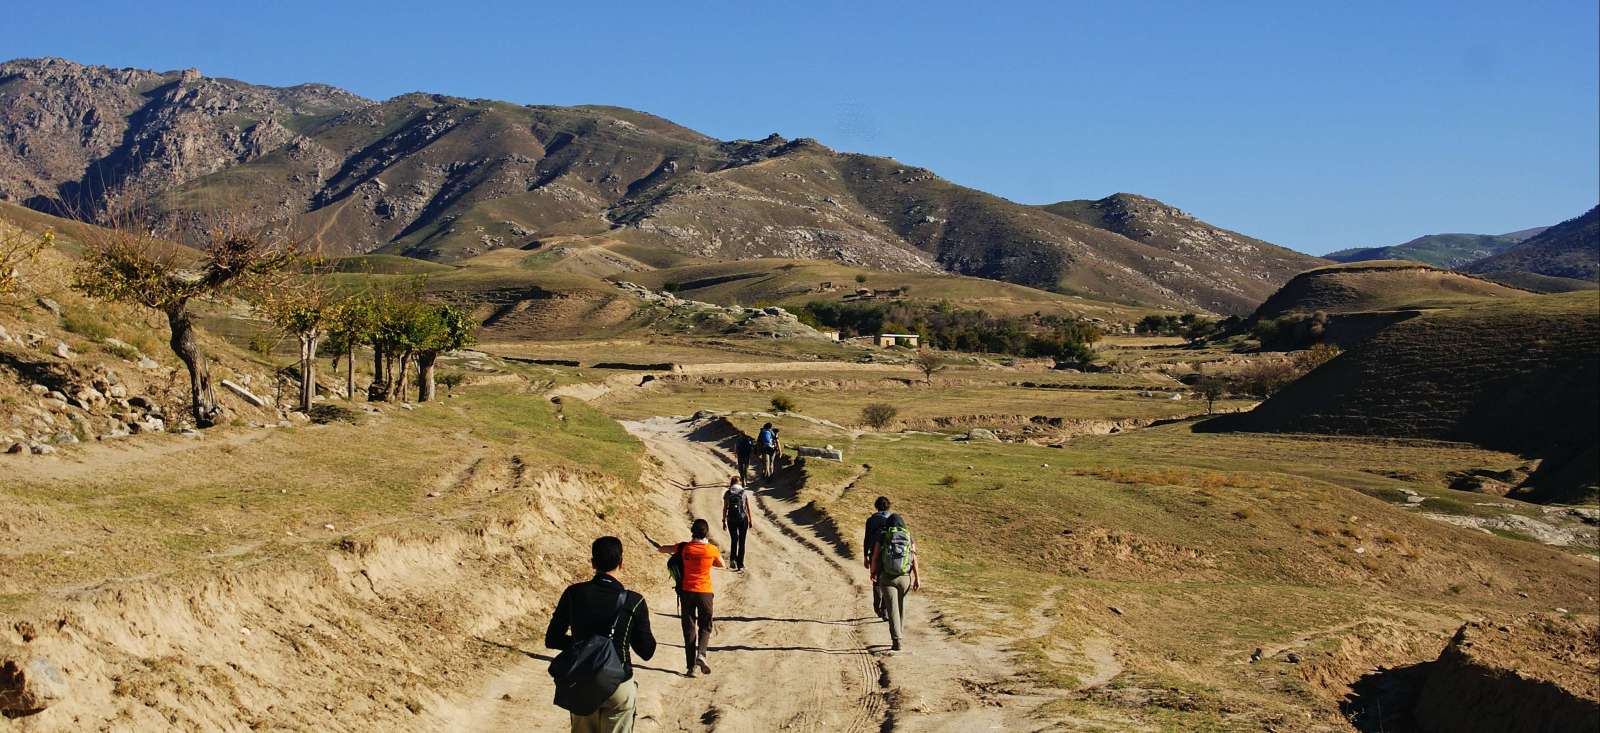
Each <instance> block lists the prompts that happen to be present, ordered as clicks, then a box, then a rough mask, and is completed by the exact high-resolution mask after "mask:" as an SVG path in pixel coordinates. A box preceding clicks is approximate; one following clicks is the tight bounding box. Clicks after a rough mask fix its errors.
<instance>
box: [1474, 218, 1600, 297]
mask: <svg viewBox="0 0 1600 733" xmlns="http://www.w3.org/2000/svg"><path fill="white" fill-rule="evenodd" d="M1462 269H1463V270H1464V271H1466V272H1473V273H1502V272H1531V273H1534V274H1536V275H1544V276H1546V277H1561V278H1571V279H1575V280H1588V281H1591V282H1592V281H1596V280H1600V206H1596V207H1594V208H1592V209H1589V211H1588V212H1587V213H1585V214H1584V215H1583V216H1579V217H1576V218H1573V219H1568V220H1566V221H1564V222H1561V223H1560V224H1557V225H1555V226H1553V227H1550V228H1549V229H1546V230H1545V231H1543V232H1540V233H1539V235H1538V236H1535V237H1531V238H1529V239H1528V240H1527V241H1525V242H1522V243H1521V244H1518V245H1517V246H1515V247H1512V248H1511V249H1508V250H1506V251H1505V252H1502V253H1500V254H1497V255H1494V256H1492V257H1486V258H1484V259H1481V260H1478V261H1477V262H1473V263H1472V264H1470V265H1467V266H1466V267H1464V268H1462Z"/></svg>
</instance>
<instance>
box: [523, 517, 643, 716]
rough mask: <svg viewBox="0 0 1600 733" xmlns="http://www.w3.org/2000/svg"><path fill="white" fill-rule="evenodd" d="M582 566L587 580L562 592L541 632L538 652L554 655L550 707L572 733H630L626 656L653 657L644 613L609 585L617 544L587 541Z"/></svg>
mask: <svg viewBox="0 0 1600 733" xmlns="http://www.w3.org/2000/svg"><path fill="white" fill-rule="evenodd" d="M589 563H590V565H592V566H593V567H594V571H595V576H594V579H593V580H589V581H585V582H582V583H577V584H574V585H570V586H568V587H567V589H566V590H565V591H563V592H562V594H561V600H560V601H559V602H557V603H556V610H555V612H554V613H553V614H551V616H550V625H549V627H547V628H546V629H545V632H544V645H545V646H546V647H549V648H551V649H559V650H561V653H560V654H559V655H557V656H556V658H555V659H554V660H553V661H551V662H550V676H551V677H553V678H555V684H556V696H555V703H556V705H559V706H560V707H562V708H564V709H566V710H567V711H569V712H571V713H572V730H573V732H574V733H631V731H632V730H633V721H634V717H635V709H634V703H635V701H636V700H637V698H638V693H639V685H638V683H637V682H635V681H634V679H633V659H632V657H631V656H630V655H629V652H630V651H631V652H633V653H635V654H638V655H639V658H640V659H649V658H650V657H652V656H654V655H655V653H656V638H655V636H654V635H653V634H652V633H651V632H650V608H649V606H647V605H645V601H644V596H641V595H639V594H638V593H635V592H633V591H631V590H628V589H626V588H623V587H622V582H621V581H619V580H617V571H618V570H619V569H621V568H622V540H620V539H617V538H616V537H601V538H599V539H597V540H595V541H594V544H593V545H591V546H590V549H589Z"/></svg>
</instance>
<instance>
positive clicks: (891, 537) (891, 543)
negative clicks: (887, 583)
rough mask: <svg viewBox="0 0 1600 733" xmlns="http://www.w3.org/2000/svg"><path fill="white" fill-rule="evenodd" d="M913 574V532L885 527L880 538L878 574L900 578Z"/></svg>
mask: <svg viewBox="0 0 1600 733" xmlns="http://www.w3.org/2000/svg"><path fill="white" fill-rule="evenodd" d="M910 572H911V530H908V529H906V528H905V527H884V528H883V534H881V535H879V536H878V574H879V575H881V576H883V577H885V578H898V577H900V576H902V575H906V574H908V573H910Z"/></svg>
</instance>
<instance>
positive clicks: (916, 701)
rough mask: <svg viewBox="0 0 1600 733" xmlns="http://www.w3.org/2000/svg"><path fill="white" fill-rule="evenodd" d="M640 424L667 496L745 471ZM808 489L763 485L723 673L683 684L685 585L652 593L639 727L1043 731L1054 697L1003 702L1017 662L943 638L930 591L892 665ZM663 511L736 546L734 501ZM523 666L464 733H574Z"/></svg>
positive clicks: (498, 685) (709, 437)
mask: <svg viewBox="0 0 1600 733" xmlns="http://www.w3.org/2000/svg"><path fill="white" fill-rule="evenodd" d="M625 425H626V427H627V428H628V430H629V431H630V432H632V433H633V434H634V435H636V436H638V437H639V438H640V439H641V440H642V441H644V443H645V445H646V447H647V448H648V449H649V451H650V453H651V454H652V455H653V456H654V457H655V458H657V459H658V460H659V461H660V464H661V467H660V469H659V472H658V473H659V475H658V476H657V477H655V478H657V479H658V485H662V486H667V483H666V482H667V480H677V481H692V480H694V479H699V480H700V481H702V482H710V481H713V480H718V479H720V480H726V477H727V476H728V475H730V469H729V467H728V466H729V464H728V462H727V458H728V457H727V455H726V454H725V453H724V452H723V451H722V450H721V449H720V448H719V447H717V446H716V441H717V439H718V438H719V436H718V435H716V434H715V433H714V432H713V430H712V429H711V428H710V427H708V426H707V425H705V424H695V423H690V422H683V421H680V420H678V419H675V418H654V419H651V420H645V421H641V422H634V423H625ZM793 491H794V487H793V486H792V485H791V484H786V483H785V482H784V481H782V480H780V481H778V482H776V483H775V484H774V485H773V486H771V487H762V488H761V489H760V492H759V493H758V495H757V504H758V508H757V510H756V521H755V526H754V528H753V530H752V532H751V535H750V538H749V549H748V551H747V557H746V562H747V564H748V566H749V570H748V571H747V572H744V573H733V572H728V571H721V570H719V571H717V574H716V575H715V583H716V591H717V595H716V612H717V615H716V619H717V620H716V624H717V625H716V631H715V635H714V636H713V638H712V643H711V653H710V655H709V656H708V658H707V661H708V663H709V664H710V665H711V667H712V669H713V673H712V674H711V675H709V676H701V677H698V678H694V679H690V678H687V677H684V676H683V674H682V672H683V669H684V666H685V660H684V652H683V646H682V634H681V631H680V627H679V624H678V619H677V617H676V610H677V605H676V601H675V599H674V598H673V597H672V592H671V589H670V588H669V587H665V586H664V585H662V586H655V587H651V588H648V589H643V590H644V592H645V593H646V597H647V598H648V599H649V604H650V607H651V609H652V611H653V614H654V615H653V617H652V619H651V623H652V626H653V627H654V630H655V634H656V638H657V639H658V640H659V641H660V642H661V645H660V648H659V649H658V650H657V652H656V656H655V658H654V659H651V660H650V661H648V662H643V663H640V664H639V665H638V680H639V686H640V695H639V726H638V730H640V731H766V730H795V731H845V732H848V731H982V730H1005V731H1028V730H1039V729H1043V726H1042V725H1041V724H1039V723H1036V722H1033V721H1031V720H1029V719H1028V712H1029V710H1030V709H1031V708H1033V707H1034V706H1035V704H1036V703H1037V702H1039V701H1040V700H1039V699H1037V698H1030V697H1024V696H1019V695H1012V694H1007V693H1005V692H1002V691H1000V690H1003V689H1005V688H1006V687H1007V680H1008V679H1009V678H1012V677H1014V670H1012V669H1010V667H1009V664H1008V662H1007V660H1006V659H1005V655H1004V654H1003V652H1001V651H1000V650H998V649H994V648H986V647H983V646H980V645H977V644H973V643H968V642H963V641H959V640H957V639H955V638H954V637H953V636H952V635H950V634H948V633H946V632H945V631H942V630H941V628H945V627H943V626H942V625H940V624H937V623H932V622H931V621H932V617H933V616H934V615H935V610H934V609H932V608H930V606H929V604H928V603H927V600H926V598H925V597H924V596H922V595H913V596H912V598H911V600H910V601H909V603H908V609H907V614H908V616H909V619H910V622H909V627H908V630H907V635H906V639H905V650H904V651H902V652H900V653H898V654H892V655H891V654H889V653H888V642H889V632H888V628H887V626H886V625H885V624H883V623H881V622H879V621H878V620H877V618H876V617H875V616H874V615H873V614H872V610H871V594H870V588H869V587H868V585H867V579H866V576H865V572H864V571H863V570H862V569H861V568H860V566H859V564H858V563H857V561H855V560H852V559H849V558H846V557H844V556H843V555H842V554H841V553H840V552H839V550H838V548H837V545H836V542H837V541H838V539H837V538H833V537H825V536H821V535H819V534H818V533H816V532H815V531H813V529H812V528H811V527H810V526H807V525H805V524H801V523H798V522H796V521H795V520H794V519H792V518H791V517H792V516H804V515H803V514H802V513H800V512H797V510H799V509H801V506H800V505H799V504H798V503H796V502H794V501H793V500H792V497H793ZM674 494H676V496H674ZM661 501H662V502H663V503H666V504H671V503H672V502H674V501H676V502H678V503H679V505H678V508H677V511H679V512H682V513H683V514H684V515H686V516H688V515H692V516H696V517H705V518H707V519H710V520H711V521H712V525H713V528H714V529H713V539H714V540H715V541H716V542H717V543H718V544H719V545H721V546H723V547H726V546H727V542H726V536H725V535H724V534H723V533H722V532H721V531H720V528H717V524H718V522H717V518H718V517H719V515H720V511H721V493H720V492H719V491H717V490H715V489H708V490H700V491H692V492H679V491H676V490H675V489H671V488H670V487H668V488H665V489H663V490H662V498H661ZM685 524H687V522H685ZM657 539H658V540H661V541H663V542H667V541H673V540H676V539H680V538H657ZM645 561H646V562H650V563H655V562H657V559H656V558H655V557H650V558H648V559H647V560H645ZM635 562H637V560H635ZM514 656H516V657H518V661H516V662H515V663H514V664H512V665H510V666H508V667H507V668H505V669H504V670H503V671H502V672H501V673H500V674H498V675H496V676H494V677H493V678H492V679H490V680H489V681H488V683H487V684H485V685H484V686H483V687H482V689H481V690H480V691H479V692H478V693H477V694H476V695H475V696H474V697H473V699H470V700H467V701H464V702H463V704H462V706H461V707H462V715H461V717H460V727H461V729H464V730H475V731H484V732H486V733H488V732H496V733H497V732H499V731H513V730H559V729H561V728H562V727H563V726H564V725H565V723H566V717H565V714H564V713H562V711H560V710H558V709H556V708H555V707H553V706H552V705H550V704H549V702H548V701H549V700H550V697H551V685H550V679H549V676H548V675H547V673H546V671H545V669H546V667H547V662H546V661H545V660H543V659H539V658H536V657H532V656H529V655H528V654H526V653H523V654H515V655H514ZM636 661H637V660H636ZM507 698H509V699H507Z"/></svg>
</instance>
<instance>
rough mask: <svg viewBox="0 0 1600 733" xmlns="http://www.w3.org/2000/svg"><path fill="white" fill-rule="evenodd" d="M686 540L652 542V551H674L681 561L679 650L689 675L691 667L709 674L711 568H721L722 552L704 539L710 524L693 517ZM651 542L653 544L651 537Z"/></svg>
mask: <svg viewBox="0 0 1600 733" xmlns="http://www.w3.org/2000/svg"><path fill="white" fill-rule="evenodd" d="M689 534H690V535H691V536H692V537H693V539H692V540H690V541H688V542H679V543H677V544H673V545H660V544H657V545H656V551H657V552H661V553H664V554H674V555H677V556H678V557H680V558H681V559H682V561H683V576H682V579H681V580H680V581H679V584H678V600H679V604H678V605H679V607H680V608H681V609H682V610H681V612H680V613H681V618H682V620H683V651H684V655H685V659H686V661H687V666H688V671H687V672H686V674H687V676H689V677H693V676H694V673H695V668H696V667H699V669H700V671H701V672H703V673H705V674H711V665H709V664H706V647H707V646H708V645H709V644H710V643H711V599H712V593H711V568H713V567H718V568H720V567H725V566H724V565H723V564H722V551H721V550H718V549H717V546H716V545H713V544H711V543H710V542H709V541H707V540H706V537H707V536H708V535H710V534H711V524H710V523H709V522H707V521H706V520H704V519H696V520H694V523H693V524H691V525H689ZM651 544H655V541H654V540H651Z"/></svg>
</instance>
